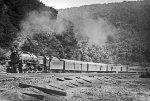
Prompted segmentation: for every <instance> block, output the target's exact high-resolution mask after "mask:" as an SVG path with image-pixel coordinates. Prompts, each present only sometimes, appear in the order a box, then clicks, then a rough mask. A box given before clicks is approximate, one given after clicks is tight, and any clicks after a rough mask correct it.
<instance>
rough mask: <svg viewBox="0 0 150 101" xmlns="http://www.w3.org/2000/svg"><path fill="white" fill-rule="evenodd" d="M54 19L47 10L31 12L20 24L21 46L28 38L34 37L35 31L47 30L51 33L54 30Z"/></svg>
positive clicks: (19, 38)
mask: <svg viewBox="0 0 150 101" xmlns="http://www.w3.org/2000/svg"><path fill="white" fill-rule="evenodd" d="M54 23H55V20H54V19H51V18H50V14H49V12H47V11H42V12H37V11H33V12H30V13H29V14H28V15H27V17H26V19H24V20H23V21H22V22H21V24H20V26H21V31H20V32H19V33H18V35H19V37H18V41H19V46H21V45H22V44H23V43H24V41H25V40H26V39H27V38H31V37H33V35H34V34H35V33H40V32H46V33H49V34H51V33H52V32H53V29H54V28H53V27H54V26H53V25H54Z"/></svg>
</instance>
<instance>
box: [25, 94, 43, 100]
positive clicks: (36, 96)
mask: <svg viewBox="0 0 150 101" xmlns="http://www.w3.org/2000/svg"><path fill="white" fill-rule="evenodd" d="M23 94H25V95H28V96H31V97H34V98H36V99H39V100H43V99H44V95H39V94H31V93H23Z"/></svg>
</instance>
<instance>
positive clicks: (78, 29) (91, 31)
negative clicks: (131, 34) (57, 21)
mask: <svg viewBox="0 0 150 101" xmlns="http://www.w3.org/2000/svg"><path fill="white" fill-rule="evenodd" d="M81 10H82V9H81ZM72 12H74V13H73V14H72ZM72 12H71V11H69V9H68V11H67V12H65V11H62V12H61V11H60V14H59V15H60V16H61V17H62V18H66V19H68V20H70V21H72V22H73V24H74V33H76V36H77V37H78V38H80V36H82V37H83V38H84V37H85V38H88V39H89V42H90V43H91V44H93V43H94V44H97V45H100V46H102V45H104V44H105V42H106V41H107V38H108V37H111V38H114V34H115V33H117V30H116V28H115V27H114V26H113V25H112V24H111V23H110V22H109V21H107V20H104V19H102V18H100V17H99V18H97V19H93V18H92V17H91V15H90V12H88V11H86V12H85V11H80V12H79V11H78V9H76V8H74V11H72ZM62 29H63V28H62Z"/></svg>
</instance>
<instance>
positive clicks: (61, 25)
mask: <svg viewBox="0 0 150 101" xmlns="http://www.w3.org/2000/svg"><path fill="white" fill-rule="evenodd" d="M0 4H1V5H0V12H1V13H0V14H1V16H0V47H1V49H8V48H9V47H10V46H11V45H12V43H13V42H14V41H15V40H18V32H19V31H20V29H21V28H20V27H21V26H20V22H21V21H22V20H24V19H26V17H27V16H26V15H27V14H28V13H29V12H31V11H35V10H36V11H41V9H42V11H43V9H44V10H45V9H46V11H50V12H49V14H50V15H51V17H50V16H49V17H50V19H52V18H53V17H52V15H53V16H54V18H56V17H57V20H56V23H55V26H54V28H53V30H52V32H49V31H43V30H40V31H39V29H36V28H34V27H37V26H35V25H34V26H32V30H30V33H34V34H32V36H29V37H28V38H27V40H25V42H24V43H23V44H22V45H21V49H22V50H26V51H30V52H33V53H35V54H44V55H49V56H52V55H53V56H56V57H59V58H67V59H75V60H81V61H93V62H104V63H117V64H118V63H120V64H126V65H133V64H134V65H138V64H141V65H149V62H150V48H149V46H150V40H149V38H150V10H149V9H150V1H149V0H144V1H130V2H126V1H125V2H122V3H109V4H95V5H86V6H82V7H75V8H68V9H60V10H58V15H57V11H56V10H55V9H53V8H51V7H46V6H45V5H44V4H43V3H41V2H39V1H37V0H32V1H31V0H4V1H3V0H1V3H0ZM44 14H45V13H44ZM41 18H42V17H41ZM37 21H38V20H36V22H37ZM42 21H43V20H42ZM44 22H45V21H44ZM45 23H47V22H45ZM40 24H42V23H40ZM38 28H39V27H38ZM44 28H45V27H44ZM33 29H34V30H33ZM46 30H47V29H46ZM16 33H17V35H16Z"/></svg>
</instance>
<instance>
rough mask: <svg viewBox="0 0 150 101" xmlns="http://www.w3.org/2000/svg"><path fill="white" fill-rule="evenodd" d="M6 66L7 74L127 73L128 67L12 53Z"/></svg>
mask: <svg viewBox="0 0 150 101" xmlns="http://www.w3.org/2000/svg"><path fill="white" fill-rule="evenodd" d="M8 64H9V65H8V66H7V72H8V73H17V72H19V73H26V72H55V73H62V72H77V73H82V72H97V73H103V72H104V73H106V72H111V73H118V72H129V68H128V66H122V65H113V64H105V63H94V62H84V61H76V60H68V59H58V58H57V57H53V56H52V57H48V56H44V55H43V56H36V55H35V54H33V53H30V52H24V51H21V52H12V53H11V55H10V61H9V63H8Z"/></svg>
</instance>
